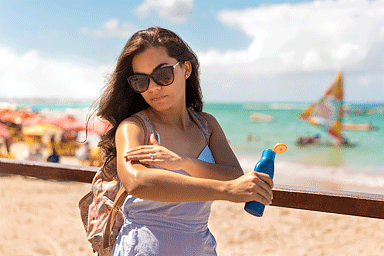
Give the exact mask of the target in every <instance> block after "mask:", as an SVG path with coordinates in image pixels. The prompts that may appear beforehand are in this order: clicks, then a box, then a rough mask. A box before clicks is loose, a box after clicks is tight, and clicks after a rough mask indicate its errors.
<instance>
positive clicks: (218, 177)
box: [96, 27, 273, 256]
mask: <svg viewBox="0 0 384 256" xmlns="http://www.w3.org/2000/svg"><path fill="white" fill-rule="evenodd" d="M202 109H203V101H202V93H201V88H200V79H199V62H198V59H197V56H196V55H195V53H194V52H193V51H192V50H191V48H190V47H189V46H188V45H187V44H186V43H185V42H184V41H183V40H182V39H181V38H180V37H179V36H178V35H177V34H175V33H174V32H172V31H170V30H167V29H164V28H160V27H153V28H148V29H146V30H141V31H138V32H136V33H135V34H134V35H133V36H132V37H131V38H130V39H129V40H128V42H127V44H126V45H125V47H124V49H123V51H122V53H121V55H120V57H119V58H118V61H117V65H116V68H115V70H114V72H113V74H112V75H111V78H110V80H109V82H108V84H107V86H106V87H105V88H104V90H103V92H102V94H101V96H100V98H99V99H98V108H97V110H96V111H97V112H96V114H97V116H99V117H101V118H102V119H106V120H108V121H109V122H110V123H111V124H112V128H111V129H110V130H109V131H108V132H107V133H106V134H105V135H103V136H102V138H101V141H100V143H99V146H100V147H101V151H102V152H103V156H104V157H103V159H105V163H106V165H107V166H108V165H109V164H112V163H113V162H115V163H116V166H117V174H118V178H119V180H120V182H121V184H122V186H124V188H125V189H126V190H127V192H128V193H129V195H128V197H127V199H126V200H125V202H124V204H123V206H122V209H123V212H124V219H125V220H124V225H123V226H122V228H121V230H120V233H119V235H118V237H117V240H116V243H115V245H114V248H113V252H112V255H115V256H117V255H199V256H202V255H216V240H215V238H214V236H213V235H212V234H211V232H210V231H209V229H208V225H207V223H208V218H209V214H210V210H211V204H212V202H213V201H215V200H227V201H231V202H237V203H245V202H248V201H258V202H261V203H263V204H266V205H268V204H270V203H271V200H272V197H273V194H272V187H273V182H272V180H271V178H270V177H269V176H268V175H266V174H262V173H257V172H249V173H247V174H245V175H244V173H243V170H242V168H241V166H240V164H239V162H238V160H237V159H236V156H235V155H234V153H233V152H232V149H231V147H230V146H229V144H228V141H227V139H226V137H225V134H224V132H223V130H222V128H221V127H220V125H219V123H218V121H217V120H216V119H215V117H214V116H212V115H211V114H208V113H205V112H202ZM234 228H235V227H234Z"/></svg>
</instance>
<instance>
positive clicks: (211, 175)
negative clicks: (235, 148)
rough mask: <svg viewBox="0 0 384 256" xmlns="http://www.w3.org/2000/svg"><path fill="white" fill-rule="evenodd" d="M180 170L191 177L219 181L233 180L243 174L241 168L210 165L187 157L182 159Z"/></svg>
mask: <svg viewBox="0 0 384 256" xmlns="http://www.w3.org/2000/svg"><path fill="white" fill-rule="evenodd" d="M182 169H183V170H185V171H186V172H188V173H189V174H190V175H191V176H193V177H198V178H205V179H214V180H221V181H227V180H233V179H236V178H238V177H240V176H242V175H243V174H244V172H243V170H242V169H241V167H234V166H228V165H222V164H212V163H207V162H204V161H201V160H198V159H193V158H189V157H188V158H185V159H184V161H183V166H182Z"/></svg>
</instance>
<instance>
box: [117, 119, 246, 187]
mask: <svg viewBox="0 0 384 256" xmlns="http://www.w3.org/2000/svg"><path fill="white" fill-rule="evenodd" d="M203 116H204V118H205V119H206V120H207V122H208V125H209V127H210V131H211V137H210V140H209V148H210V150H211V152H212V155H213V157H214V159H215V164H211V163H207V162H205V161H201V160H198V159H194V158H191V157H185V156H180V155H178V154H176V153H174V152H172V151H170V150H168V149H167V148H165V147H163V146H161V145H159V144H158V143H157V141H156V139H155V136H154V135H153V134H152V135H151V138H150V142H151V144H152V145H147V146H139V147H136V148H132V149H130V150H129V151H128V152H127V153H126V154H125V156H124V157H125V159H126V161H139V162H140V163H142V164H148V165H154V166H160V167H163V168H166V169H170V170H178V169H183V170H184V171H186V172H188V173H189V174H190V175H191V176H192V177H196V178H206V179H215V180H222V181H225V180H233V179H236V178H238V177H240V176H242V175H243V174H244V172H243V170H242V168H241V166H240V164H239V162H238V160H237V158H236V156H235V154H234V153H233V151H232V149H231V147H230V146H229V143H228V140H227V139H226V137H225V134H224V132H223V130H222V129H221V127H220V124H219V123H218V122H217V120H216V118H215V117H213V116H212V115H210V114H208V113H203ZM151 154H156V158H155V159H151V158H149V156H150V155H151Z"/></svg>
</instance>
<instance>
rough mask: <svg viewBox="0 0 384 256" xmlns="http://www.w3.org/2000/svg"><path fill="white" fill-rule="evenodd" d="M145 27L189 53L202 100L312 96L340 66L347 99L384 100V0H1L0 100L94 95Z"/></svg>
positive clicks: (277, 99)
mask: <svg viewBox="0 0 384 256" xmlns="http://www.w3.org/2000/svg"><path fill="white" fill-rule="evenodd" d="M255 2H257V3H255ZM152 26H161V27H165V28H168V29H170V30H172V31H174V32H176V33H177V34H178V35H179V36H180V37H181V38H183V39H184V40H185V41H186V42H187V43H188V44H189V45H190V47H191V48H192V49H193V51H194V52H195V53H196V54H197V56H198V58H199V61H200V65H201V66H200V75H201V87H202V91H203V99H204V101H205V102H271V101H272V102H312V101H315V100H317V99H318V98H319V97H320V96H321V95H322V94H323V92H324V91H325V90H326V89H327V87H328V86H329V85H330V84H331V83H332V81H333V80H334V79H335V78H336V75H337V73H338V72H339V71H343V78H344V93H345V101H346V102H384V0H383V1H379V0H376V1H367V0H353V1H352V0H335V1H324V0H316V1H284V0H276V1H246V0H238V1H214V0H201V1H200V0H138V1H117V0H109V1H96V0H93V1H91V0H82V1H76V0H67V1H57V0H39V1H32V0H18V1H14V0H3V1H0V98H3V99H4V98H9V99H11V98H47V99H52V98H61V99H89V100H94V99H96V98H97V97H98V96H99V95H100V92H101V90H102V88H103V87H104V86H105V83H106V80H107V78H108V75H109V74H111V73H112V71H113V68H114V66H115V65H116V60H117V57H118V56H119V55H120V53H121V51H122V49H123V47H124V45H125V44H126V42H127V41H128V39H129V37H130V36H131V35H132V34H133V33H134V32H136V31H138V30H141V29H146V28H148V27H152Z"/></svg>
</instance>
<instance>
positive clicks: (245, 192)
mask: <svg viewBox="0 0 384 256" xmlns="http://www.w3.org/2000/svg"><path fill="white" fill-rule="evenodd" d="M227 182H228V190H227V192H228V194H229V198H228V200H229V201H231V202H235V203H245V202H250V201H257V202H259V203H262V204H264V205H269V204H271V203H272V199H273V193H272V188H273V181H272V179H271V177H270V176H269V175H268V174H265V173H259V172H255V171H251V172H249V173H247V174H245V175H243V176H241V177H239V178H237V179H234V180H230V181H227Z"/></svg>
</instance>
